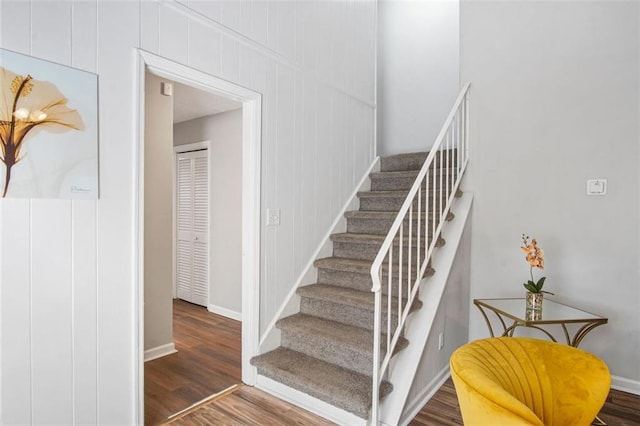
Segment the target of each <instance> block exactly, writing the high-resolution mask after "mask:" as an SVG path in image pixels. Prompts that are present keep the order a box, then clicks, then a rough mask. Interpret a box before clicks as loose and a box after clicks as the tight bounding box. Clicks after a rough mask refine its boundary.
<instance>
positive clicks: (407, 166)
mask: <svg viewBox="0 0 640 426" xmlns="http://www.w3.org/2000/svg"><path fill="white" fill-rule="evenodd" d="M427 155H429V153H428V152H412V153H405V154H396V155H389V156H386V157H381V158H380V170H381V171H383V172H386V171H396V170H420V168H421V167H422V165H423V164H424V161H425V160H426V159H427Z"/></svg>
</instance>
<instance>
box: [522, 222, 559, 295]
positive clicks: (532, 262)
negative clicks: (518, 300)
mask: <svg viewBox="0 0 640 426" xmlns="http://www.w3.org/2000/svg"><path fill="white" fill-rule="evenodd" d="M522 244H523V246H522V247H520V248H521V249H522V251H523V252H524V253H525V254H526V256H525V259H526V260H527V262H528V263H529V273H530V274H531V279H530V280H529V281H527V282H526V283H524V284H523V285H524V288H526V289H527V291H529V292H531V293H547V294H553V293H551V292H550V291H546V290H543V289H542V286H544V281H545V280H546V279H547V277H542V278H540V279H539V280H538V281H537V282H536V281H535V280H534V279H533V268H540V269H544V251H543V250H542V249H541V248H540V247H538V242H537V241H536V239H535V238H532V239H531V243H529V236H528V235H527V236H525V235H524V234H522Z"/></svg>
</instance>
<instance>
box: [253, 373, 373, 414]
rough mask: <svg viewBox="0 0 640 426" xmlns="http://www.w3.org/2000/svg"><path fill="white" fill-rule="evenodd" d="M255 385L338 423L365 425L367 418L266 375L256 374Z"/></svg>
mask: <svg viewBox="0 0 640 426" xmlns="http://www.w3.org/2000/svg"><path fill="white" fill-rule="evenodd" d="M256 387H257V388H258V389H260V390H263V391H265V392H267V393H269V394H271V395H274V396H276V397H278V398H280V399H282V400H284V401H287V402H290V403H291V404H293V405H296V406H298V407H301V408H304V409H305V410H307V411H310V412H312V413H313V414H316V415H318V416H320V417H322V418H325V419H327V420H329V421H332V422H333V423H336V424H338V425H344V426H366V425H367V420H365V419H362V418H360V417H358V416H356V415H355V414H351V413H349V412H348V411H345V410H342V409H340V408H337V407H334V406H333V405H331V404H327V403H326V402H324V401H322V400H319V399H317V398H314V397H312V396H310V395H307V394H306V393H304V392H300V391H299V390H296V389H293V388H290V387H289V386H286V385H283V384H282V383H280V382H276V381H275V380H271V379H269V378H268V377H264V376H258V380H256Z"/></svg>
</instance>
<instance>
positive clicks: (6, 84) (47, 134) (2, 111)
mask: <svg viewBox="0 0 640 426" xmlns="http://www.w3.org/2000/svg"><path fill="white" fill-rule="evenodd" d="M0 149H1V151H0V194H1V197H2V198H70V199H96V198H98V76H97V75H96V74H92V73H89V72H86V71H82V70H78V69H75V68H70V67H67V66H64V65H59V64H55V63H53V62H49V61H45V60H42V59H38V58H34V57H31V56H27V55H22V54H19V53H15V52H11V51H8V50H4V49H0Z"/></svg>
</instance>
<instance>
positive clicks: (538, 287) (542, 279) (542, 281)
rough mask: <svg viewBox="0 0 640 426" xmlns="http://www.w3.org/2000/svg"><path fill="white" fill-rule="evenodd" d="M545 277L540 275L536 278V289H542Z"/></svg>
mask: <svg viewBox="0 0 640 426" xmlns="http://www.w3.org/2000/svg"><path fill="white" fill-rule="evenodd" d="M546 279H547V277H542V278H540V279H539V280H538V284H536V288H537V289H538V291H540V290H542V286H543V285H544V280H546Z"/></svg>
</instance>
